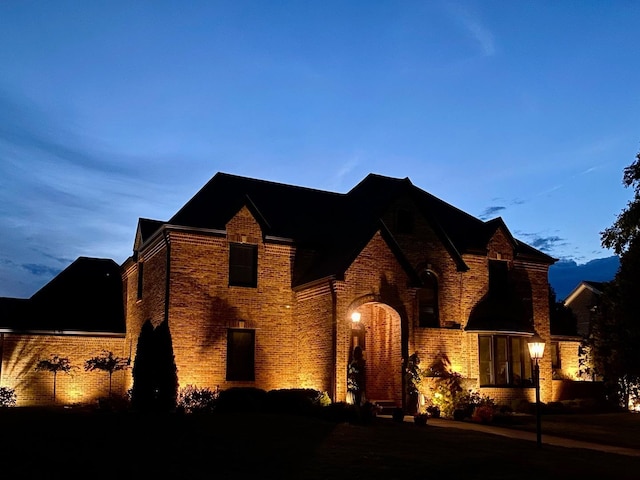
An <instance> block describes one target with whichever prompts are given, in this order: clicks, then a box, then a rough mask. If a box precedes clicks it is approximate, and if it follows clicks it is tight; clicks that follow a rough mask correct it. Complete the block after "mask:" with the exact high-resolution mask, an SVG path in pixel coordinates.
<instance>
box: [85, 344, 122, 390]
mask: <svg viewBox="0 0 640 480" xmlns="http://www.w3.org/2000/svg"><path fill="white" fill-rule="evenodd" d="M129 363H130V362H129V359H127V358H122V357H116V356H114V354H113V352H110V351H107V350H103V351H102V353H100V354H99V355H97V356H95V357H92V358H90V359H89V360H87V361H85V362H84V369H85V371H87V372H92V371H94V370H100V371H103V372H108V373H109V397H111V379H112V377H113V372H117V371H119V370H124V369H125V368H129Z"/></svg>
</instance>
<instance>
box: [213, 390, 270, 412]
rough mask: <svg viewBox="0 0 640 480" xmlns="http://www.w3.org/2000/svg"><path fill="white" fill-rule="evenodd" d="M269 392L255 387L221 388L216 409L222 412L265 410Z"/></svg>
mask: <svg viewBox="0 0 640 480" xmlns="http://www.w3.org/2000/svg"><path fill="white" fill-rule="evenodd" d="M266 406H267V392H266V391H265V390H262V389H260V388H255V387H231V388H228V389H226V390H220V394H219V395H218V402H217V405H216V410H217V411H220V412H263V411H264V410H265V409H266Z"/></svg>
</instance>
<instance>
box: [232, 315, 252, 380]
mask: <svg viewBox="0 0 640 480" xmlns="http://www.w3.org/2000/svg"><path fill="white" fill-rule="evenodd" d="M255 343H256V332H255V330H249V329H244V328H230V329H229V330H227V380H239V381H253V380H255Z"/></svg>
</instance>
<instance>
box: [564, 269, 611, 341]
mask: <svg viewBox="0 0 640 480" xmlns="http://www.w3.org/2000/svg"><path fill="white" fill-rule="evenodd" d="M605 285H606V282H593V281H590V280H583V281H582V282H580V283H579V284H578V285H577V286H576V287H575V288H574V289H573V290H572V291H571V292H570V293H569V295H567V298H565V299H564V301H563V303H564V305H565V306H566V307H568V308H570V309H571V311H572V312H573V313H574V315H575V316H576V319H577V324H578V334H579V335H581V336H583V337H586V336H587V335H589V331H590V327H591V320H592V318H593V316H594V315H595V314H596V313H597V312H598V309H599V308H600V301H601V298H602V292H603V291H604V287H605Z"/></svg>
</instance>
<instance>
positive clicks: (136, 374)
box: [131, 320, 155, 412]
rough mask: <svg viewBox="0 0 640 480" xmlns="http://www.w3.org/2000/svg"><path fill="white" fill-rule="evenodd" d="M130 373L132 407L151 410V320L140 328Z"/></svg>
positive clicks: (152, 379)
mask: <svg viewBox="0 0 640 480" xmlns="http://www.w3.org/2000/svg"><path fill="white" fill-rule="evenodd" d="M132 375H133V388H132V389H131V406H132V408H133V409H134V410H137V411H141V412H147V411H150V410H152V408H153V401H154V397H155V386H154V373H153V324H152V323H151V320H147V321H146V322H145V323H144V324H143V325H142V328H141V329H140V335H139V336H138V346H137V348H136V357H135V360H134V362H133V370H132Z"/></svg>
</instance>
